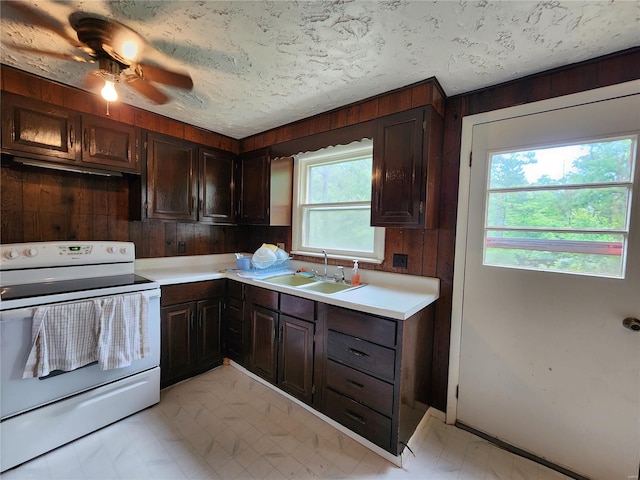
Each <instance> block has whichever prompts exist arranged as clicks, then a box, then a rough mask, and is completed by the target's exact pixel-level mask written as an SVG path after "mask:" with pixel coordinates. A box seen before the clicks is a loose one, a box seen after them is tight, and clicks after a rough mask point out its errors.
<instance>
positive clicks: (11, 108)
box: [2, 92, 80, 163]
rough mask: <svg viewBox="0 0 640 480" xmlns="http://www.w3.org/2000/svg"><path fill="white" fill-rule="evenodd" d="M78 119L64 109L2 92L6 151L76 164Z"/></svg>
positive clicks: (3, 147)
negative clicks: (74, 162)
mask: <svg viewBox="0 0 640 480" xmlns="http://www.w3.org/2000/svg"><path fill="white" fill-rule="evenodd" d="M79 137H80V136H79V134H78V130H77V122H76V116H75V114H74V113H73V112H71V111H69V110H66V109H64V108H61V107H58V106H55V105H49V104H47V103H44V102H39V101H37V100H32V99H29V98H26V97H21V96H19V95H12V94H9V93H6V92H2V150H3V151H6V152H7V153H18V154H19V153H26V154H30V156H33V155H35V156H37V157H46V158H48V159H50V160H54V161H65V160H66V161H67V163H69V162H68V161H74V160H75V159H76V152H77V150H76V149H77V144H78V142H79V140H80V138H79Z"/></svg>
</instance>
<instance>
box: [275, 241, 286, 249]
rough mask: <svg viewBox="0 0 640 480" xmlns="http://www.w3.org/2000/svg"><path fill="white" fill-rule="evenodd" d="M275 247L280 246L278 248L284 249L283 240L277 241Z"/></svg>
mask: <svg viewBox="0 0 640 480" xmlns="http://www.w3.org/2000/svg"><path fill="white" fill-rule="evenodd" d="M276 247H278V248H280V249H282V250H284V242H278V243H276Z"/></svg>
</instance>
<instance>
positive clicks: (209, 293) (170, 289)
mask: <svg viewBox="0 0 640 480" xmlns="http://www.w3.org/2000/svg"><path fill="white" fill-rule="evenodd" d="M224 285H225V284H224V280H208V281H205V282H191V283H181V284H176V285H166V286H163V287H162V296H161V297H160V304H161V305H162V306H165V305H175V304H176V303H183V302H191V301H195V300H208V299H210V298H215V297H223V296H224Z"/></svg>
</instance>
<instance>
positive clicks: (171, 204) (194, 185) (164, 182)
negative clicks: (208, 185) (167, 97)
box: [145, 132, 198, 220]
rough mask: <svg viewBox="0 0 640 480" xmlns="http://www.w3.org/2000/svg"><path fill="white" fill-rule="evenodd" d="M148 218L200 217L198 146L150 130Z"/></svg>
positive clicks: (184, 218)
mask: <svg viewBox="0 0 640 480" xmlns="http://www.w3.org/2000/svg"><path fill="white" fill-rule="evenodd" d="M145 148H146V149H147V202H146V204H145V208H146V210H147V217H148V218H160V219H167V220H197V219H198V216H197V210H196V195H197V192H198V177H197V163H196V160H197V157H196V155H197V147H196V145H194V144H192V143H190V142H186V141H184V140H181V139H178V138H174V137H169V136H166V135H160V134H156V133H151V132H149V133H147V141H146V143H145Z"/></svg>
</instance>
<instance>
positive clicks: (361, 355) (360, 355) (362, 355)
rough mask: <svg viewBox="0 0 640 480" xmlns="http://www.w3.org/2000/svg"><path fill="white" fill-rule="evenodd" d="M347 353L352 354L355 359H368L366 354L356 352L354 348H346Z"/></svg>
mask: <svg viewBox="0 0 640 480" xmlns="http://www.w3.org/2000/svg"><path fill="white" fill-rule="evenodd" d="M347 352H349V353H353V354H354V355H355V356H357V357H364V358H369V354H368V353H365V352H361V351H360V350H356V349H355V348H347Z"/></svg>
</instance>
